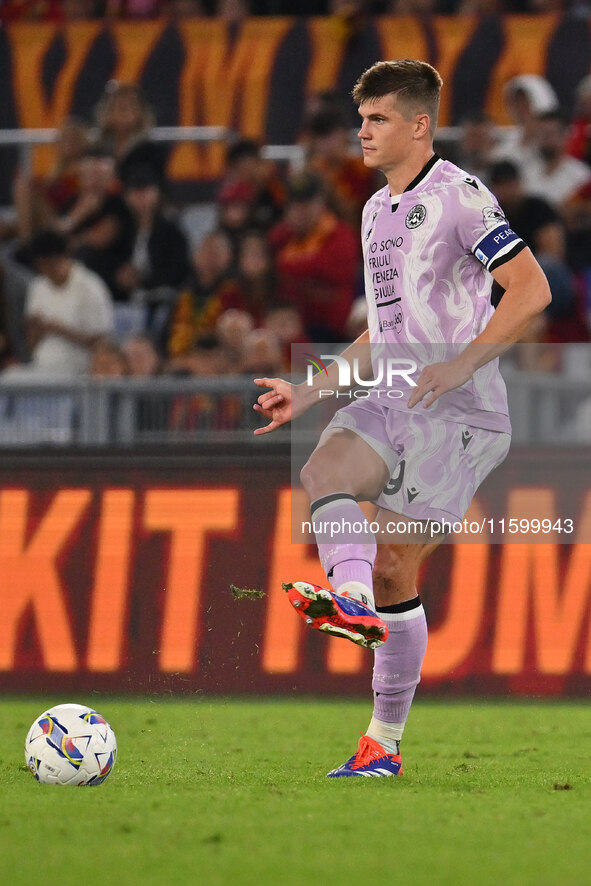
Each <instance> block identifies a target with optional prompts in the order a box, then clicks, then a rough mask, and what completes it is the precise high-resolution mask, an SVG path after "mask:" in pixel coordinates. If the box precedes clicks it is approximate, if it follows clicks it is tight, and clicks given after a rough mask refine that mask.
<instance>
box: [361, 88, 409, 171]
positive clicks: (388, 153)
mask: <svg viewBox="0 0 591 886" xmlns="http://www.w3.org/2000/svg"><path fill="white" fill-rule="evenodd" d="M402 111H404V113H402ZM359 114H360V115H361V119H362V123H361V128H360V130H359V132H358V133H357V135H358V136H359V138H360V139H361V149H362V151H363V161H364V163H365V165H366V166H369V167H371V168H372V169H381V170H382V172H384V173H386V175H387V174H388V172H389V171H390V170H391V169H395V168H396V167H397V166H398V165H399V164H400V163H403V162H404V161H405V160H406V159H407V157H408V155H409V152H410V151H411V150H412V148H413V143H414V141H415V139H416V134H417V119H418V118H419V117H424V116H425V115H424V114H423V115H416V116H414V115H409V114H408V113H407V111H406V109H404V108H401V106H399V104H398V101H397V99H396V96H394V95H384V96H382V97H381V98H378V99H375V101H367V102H362V104H360V105H359Z"/></svg>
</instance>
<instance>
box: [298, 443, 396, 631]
mask: <svg viewBox="0 0 591 886" xmlns="http://www.w3.org/2000/svg"><path fill="white" fill-rule="evenodd" d="M388 476H389V470H388V467H387V466H386V464H385V462H384V461H383V460H382V458H381V457H380V456H379V455H378V454H377V453H376V451H375V450H374V449H373V448H372V447H371V446H369V445H368V443H366V442H365V441H364V440H363V439H362V438H361V437H360V436H359V435H358V434H356V433H355V432H353V431H351V430H348V429H346V428H342V427H337V428H329V429H327V430H326V431H325V432H324V433H323V435H322V437H321V439H320V442H319V444H318V446H317V447H316V449H315V450H314V452H313V453H312V455H311V456H310V458H309V459H308V462H307V463H306V465H305V466H304V468H303V469H302V472H301V479H302V484H303V486H304V489H305V490H306V492H307V493H308V496H309V498H310V511H311V517H312V525H313V528H314V533H315V536H316V542H317V544H318V553H319V556H320V561H321V563H322V566H323V568H324V571H325V572H326V575H327V577H328V578H329V580H330V581H331V583H332V586H333V588H334V593H333V592H331V591H330V590H328V589H325V588H319V587H318V586H317V585H311V584H308V583H307V582H294V583H293V584H289V585H285V586H284V587H285V589H286V590H287V593H288V596H289V599H290V602H291V603H292V605H293V606H294V607H295V608H296V609H297V611H298V612H299V614H300V615H301V616H302V617H303V618H304V619H305V620H306V621H307V623H308V624H309V625H310V626H311V627H315V628H317V629H318V630H322V631H324V632H326V633H329V634H334V635H337V636H342V637H346V638H347V639H350V640H352V641H353V642H355V643H358V644H359V645H362V646H369V647H371V648H375V646H376V645H377V644H379V643H380V642H382V641H383V637H384V636H385V633H386V630H385V626H384V623H383V621H382V620H381V619H380V618H379V617H377V616H376V614H375V611H374V605H375V604H374V597H373V587H372V569H373V563H374V560H375V556H376V539H375V535H374V533H373V532H372V531H371V528H370V527H369V525H368V524H367V520H366V518H365V515H364V513H363V511H362V510H361V508H360V507H359V504H358V503H357V499H362V500H366V501H367V500H369V499H372V498H374V499H375V498H376V497H377V496H378V494H379V492H380V491H381V489H382V488H383V486H384V484H385V483H386V481H387V479H388Z"/></svg>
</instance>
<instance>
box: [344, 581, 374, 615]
mask: <svg viewBox="0 0 591 886" xmlns="http://www.w3.org/2000/svg"><path fill="white" fill-rule="evenodd" d="M335 590H336V592H337V594H342V595H343V597H351V598H352V599H353V600H359V602H360V603H365V605H366V606H369V608H370V609H374V610H375V608H376V604H375V600H374V596H373V591H372V589H371V588H368V587H367V585H366V584H363V582H361V581H345V582H343V584H342V585H339V587H338V588H335Z"/></svg>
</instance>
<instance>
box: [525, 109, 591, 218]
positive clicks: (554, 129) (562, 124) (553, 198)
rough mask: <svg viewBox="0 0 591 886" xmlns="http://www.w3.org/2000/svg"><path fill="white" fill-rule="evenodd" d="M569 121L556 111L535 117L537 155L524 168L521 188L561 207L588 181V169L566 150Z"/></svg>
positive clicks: (590, 170) (590, 178)
mask: <svg viewBox="0 0 591 886" xmlns="http://www.w3.org/2000/svg"><path fill="white" fill-rule="evenodd" d="M568 134H569V128H568V122H567V121H566V120H565V118H564V117H563V116H562V115H561V114H560V113H558V112H555V111H553V112H551V113H549V114H543V115H542V116H541V117H540V118H539V120H538V129H537V136H536V144H537V156H536V157H535V159H533V160H532V161H531V163H528V165H527V166H526V167H525V168H524V170H523V184H524V190H525V191H526V193H528V194H535V195H536V196H538V197H543V198H544V199H545V200H547V201H548V203H551V204H552V205H553V206H556V207H560V205H561V204H563V203H564V202H565V201H566V200H568V199H569V198H570V197H572V196H573V194H574V193H575V192H576V191H578V190H579V188H581V187H583V186H584V185H585V184H587V183H588V182H589V181H590V180H591V168H589V166H587V164H586V163H583V162H582V160H577V159H576V157H570V156H569V155H568V154H567V153H566V144H567V140H568Z"/></svg>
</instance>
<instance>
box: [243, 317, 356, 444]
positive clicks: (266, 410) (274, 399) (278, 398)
mask: <svg viewBox="0 0 591 886" xmlns="http://www.w3.org/2000/svg"><path fill="white" fill-rule="evenodd" d="M341 356H342V357H344V358H345V359H346V360H349V361H350V360H352V359H353V358H354V357H355V358H356V359H357V361H358V364H359V368H360V372H361V373H362V375H363V377H367V374H368V373H370V372H371V351H370V348H369V332H368V330H367V329H366V330H365V332H362V333H361V335H360V336H359V337H358V338H356V339H355V341H354V342H353V343H352V344H350V345H349V347H348V348H345V350H344V351H343V353H342V355H341ZM254 383H255V385H258V386H259V387H261V388H271V390H270V391H265V393H264V394H261V395H260V396H259V398H258V400H257V402H256V403H255V404H254V406H253V409H254V410H255V412H259V413H260V414H261V415H262V416H263V418H267V419H269V424H267V425H265V426H264V427H262V428H257V429H256V430H255V432H254V433H255V434H256V435H257V436H260V435H261V434H269V433H270V432H271V431H275V430H276V429H277V428H280V427H281V425H284V424H287V423H288V422H290V421H292V420H293V419H294V418H298V416H300V415H302V414H303V413H304V412H306V411H307V410H308V409H309V408H310V406H313V405H314V403H318V402H319V397H318V391H319V390H320V389H326V388H328V389H330V390H332V391H334V392H335V393H336V392H337V391H338V390H340V387H339V383H338V366H337V364H336V363H331V364H330V365H329V366H328V376H327V375H326V374H325V373H320V372H319V373H318V374H317V375H315V376H314V378H313V379H312V384H311V385H309V384H305V383H302V384H299V385H292V384H291V383H290V382H288V381H285V380H284V379H282V378H255V379H254ZM294 394H295V396H294ZM325 399H326V398H325Z"/></svg>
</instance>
